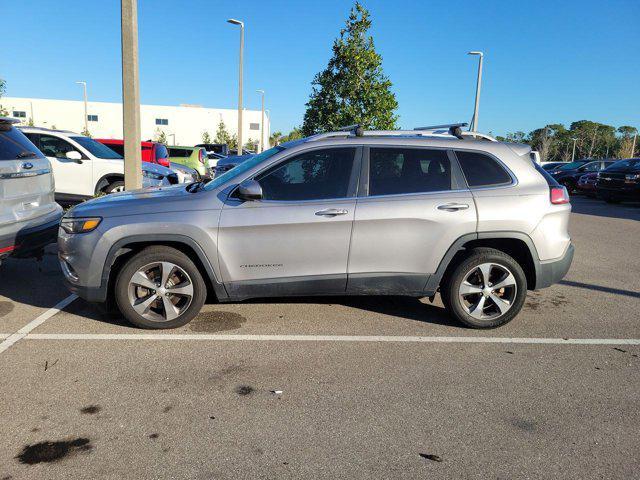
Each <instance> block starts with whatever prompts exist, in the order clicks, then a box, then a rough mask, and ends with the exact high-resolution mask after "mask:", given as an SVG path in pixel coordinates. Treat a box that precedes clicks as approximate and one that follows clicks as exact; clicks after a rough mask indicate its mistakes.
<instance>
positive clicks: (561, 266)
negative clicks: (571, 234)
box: [536, 243, 574, 290]
mask: <svg viewBox="0 0 640 480" xmlns="http://www.w3.org/2000/svg"><path fill="white" fill-rule="evenodd" d="M573 253H574V247H573V244H572V243H570V244H569V246H568V247H567V250H566V251H565V252H564V255H562V257H560V258H559V259H555V260H551V261H548V262H540V263H539V264H538V268H537V269H536V290H537V289H539V288H545V287H549V286H551V285H553V284H555V283H558V282H559V281H560V280H562V279H563V278H564V276H565V275H566V274H567V272H568V271H569V267H571V262H572V261H573Z"/></svg>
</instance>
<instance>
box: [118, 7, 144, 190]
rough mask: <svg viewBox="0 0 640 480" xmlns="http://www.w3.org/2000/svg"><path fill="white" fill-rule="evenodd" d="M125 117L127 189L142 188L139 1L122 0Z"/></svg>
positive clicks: (123, 110)
mask: <svg viewBox="0 0 640 480" xmlns="http://www.w3.org/2000/svg"><path fill="white" fill-rule="evenodd" d="M121 9H122V14H121V22H122V117H123V122H122V124H123V134H124V188H125V189H126V190H134V189H136V188H142V160H141V158H140V156H141V153H140V83H139V73H138V1H137V0H121Z"/></svg>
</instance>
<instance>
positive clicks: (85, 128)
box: [76, 82, 89, 133]
mask: <svg viewBox="0 0 640 480" xmlns="http://www.w3.org/2000/svg"><path fill="white" fill-rule="evenodd" d="M76 83H77V84H78V85H82V90H83V92H84V133H87V132H88V131H89V117H88V114H87V82H76Z"/></svg>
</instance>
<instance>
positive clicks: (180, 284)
mask: <svg viewBox="0 0 640 480" xmlns="http://www.w3.org/2000/svg"><path fill="white" fill-rule="evenodd" d="M206 297H207V292H206V285H205V283H204V280H203V279H202V275H201V274H200V272H199V270H198V267H196V265H195V264H194V263H193V261H191V259H190V258H189V257H188V256H186V255H185V254H184V253H182V252H180V251H178V250H176V249H175V248H171V247H165V246H157V247H148V248H145V249H144V250H142V251H141V252H140V253H138V254H136V255H135V256H133V257H132V258H131V259H130V260H129V261H128V262H127V263H126V264H125V265H124V267H123V268H122V270H120V273H119V274H118V278H117V280H116V284H115V298H116V303H117V305H118V309H119V310H120V312H121V313H122V314H123V315H124V316H125V318H126V319H127V320H129V321H130V322H131V323H133V324H134V325H136V326H138V327H142V328H151V329H160V328H176V327H181V326H183V325H185V324H187V323H189V322H190V321H191V319H193V317H195V316H196V315H197V314H198V312H200V309H201V308H202V306H203V305H204V302H205V299H206Z"/></svg>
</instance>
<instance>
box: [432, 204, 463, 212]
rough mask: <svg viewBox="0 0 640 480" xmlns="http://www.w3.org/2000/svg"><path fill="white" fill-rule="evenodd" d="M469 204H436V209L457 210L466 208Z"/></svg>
mask: <svg viewBox="0 0 640 480" xmlns="http://www.w3.org/2000/svg"><path fill="white" fill-rule="evenodd" d="M467 208H469V205H467V204H466V203H445V204H444V205H438V210H446V211H447V212H457V211H458V210H466V209H467Z"/></svg>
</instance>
